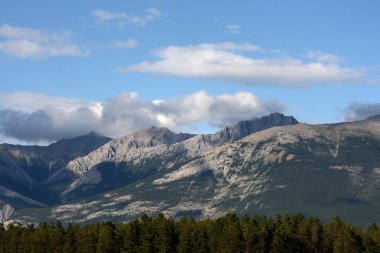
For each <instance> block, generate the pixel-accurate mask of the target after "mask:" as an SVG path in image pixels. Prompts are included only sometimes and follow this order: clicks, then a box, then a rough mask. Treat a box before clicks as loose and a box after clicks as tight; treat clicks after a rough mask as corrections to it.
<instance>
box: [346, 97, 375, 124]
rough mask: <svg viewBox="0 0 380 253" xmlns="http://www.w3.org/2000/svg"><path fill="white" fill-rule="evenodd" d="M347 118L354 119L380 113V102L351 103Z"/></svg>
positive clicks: (347, 109) (347, 110)
mask: <svg viewBox="0 0 380 253" xmlns="http://www.w3.org/2000/svg"><path fill="white" fill-rule="evenodd" d="M345 112H346V120H348V121H354V120H361V119H366V118H368V117H371V116H375V115H380V103H358V102H355V103H351V104H350V105H349V106H348V107H347V108H346V109H345Z"/></svg>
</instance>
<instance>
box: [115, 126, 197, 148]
mask: <svg viewBox="0 0 380 253" xmlns="http://www.w3.org/2000/svg"><path fill="white" fill-rule="evenodd" d="M193 136H194V135H192V134H187V133H178V134H177V133H174V132H172V131H170V130H169V129H168V128H165V127H151V128H149V129H146V130H142V131H138V132H135V133H132V134H130V135H127V136H125V137H122V138H120V139H119V140H118V141H119V142H121V143H127V146H128V147H129V148H140V147H154V146H157V145H161V144H166V145H171V144H173V143H176V142H181V141H184V140H187V139H189V138H191V137H193Z"/></svg>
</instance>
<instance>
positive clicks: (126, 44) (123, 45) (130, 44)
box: [112, 39, 139, 50]
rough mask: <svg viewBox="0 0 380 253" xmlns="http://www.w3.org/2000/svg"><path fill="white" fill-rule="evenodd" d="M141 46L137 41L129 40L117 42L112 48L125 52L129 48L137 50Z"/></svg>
mask: <svg viewBox="0 0 380 253" xmlns="http://www.w3.org/2000/svg"><path fill="white" fill-rule="evenodd" d="M138 45H139V43H138V41H137V40H134V39H127V40H117V41H115V42H114V43H113V44H112V47H114V48H116V49H119V50H123V49H127V48H135V47H137V46H138Z"/></svg>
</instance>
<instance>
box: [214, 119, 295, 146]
mask: <svg viewBox="0 0 380 253" xmlns="http://www.w3.org/2000/svg"><path fill="white" fill-rule="evenodd" d="M298 123H299V122H298V121H297V120H296V119H295V118H294V117H293V116H285V115H284V114H282V113H272V114H269V115H267V116H263V117H260V118H254V119H252V120H245V121H240V122H238V123H237V124H236V125H233V126H231V127H225V128H223V129H222V130H220V131H219V132H217V133H215V134H214V135H212V136H211V140H212V141H213V142H215V143H220V144H221V143H224V142H227V141H233V140H238V139H242V138H244V137H246V136H248V135H251V134H253V133H256V132H259V131H262V130H265V129H268V128H272V127H276V126H287V125H294V124H298Z"/></svg>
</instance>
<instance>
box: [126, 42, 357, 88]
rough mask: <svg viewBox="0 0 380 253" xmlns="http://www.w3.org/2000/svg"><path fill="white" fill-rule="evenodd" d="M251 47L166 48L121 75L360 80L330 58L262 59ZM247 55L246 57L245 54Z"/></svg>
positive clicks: (315, 81) (261, 80)
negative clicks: (151, 74) (128, 73)
mask: <svg viewBox="0 0 380 253" xmlns="http://www.w3.org/2000/svg"><path fill="white" fill-rule="evenodd" d="M258 51H260V47H258V46H256V45H252V44H235V43H220V44H199V45H190V46H168V47H166V48H163V49H161V50H159V51H157V52H156V53H155V55H156V57H157V58H158V59H157V60H155V61H145V62H141V63H137V64H134V65H131V66H128V67H125V68H120V70H121V71H125V72H141V73H156V74H167V75H174V76H181V77H195V78H203V79H208V80H215V81H225V82H232V83H240V84H248V85H260V84H275V85H281V84H284V85H313V84H331V83H334V84H340V83H355V82H363V81H364V73H363V72H362V71H361V70H360V69H356V68H348V67H343V66H341V65H339V64H338V63H337V62H336V59H337V58H335V57H334V56H333V55H322V54H321V53H314V54H313V53H310V55H309V58H310V59H309V60H303V59H302V58H301V59H295V58H290V57H288V58H274V57H265V56H263V55H264V54H263V51H260V52H258ZM247 53H249V54H247Z"/></svg>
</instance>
